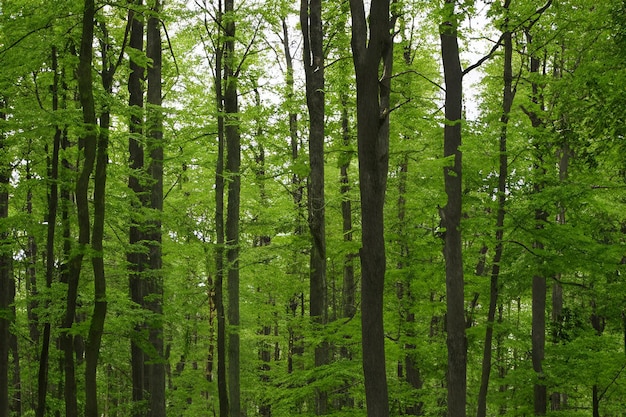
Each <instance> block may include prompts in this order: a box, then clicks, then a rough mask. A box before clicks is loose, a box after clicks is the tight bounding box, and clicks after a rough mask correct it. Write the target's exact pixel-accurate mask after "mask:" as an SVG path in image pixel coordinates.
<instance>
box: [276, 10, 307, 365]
mask: <svg viewBox="0 0 626 417" xmlns="http://www.w3.org/2000/svg"><path fill="white" fill-rule="evenodd" d="M281 23H282V27H283V50H284V53H285V65H286V74H285V84H286V86H287V94H286V95H287V102H288V103H290V104H289V106H288V115H289V139H290V146H291V163H292V164H293V165H295V164H296V163H298V155H299V152H300V148H301V141H300V138H299V137H298V113H297V112H296V111H297V110H296V109H295V108H294V106H293V104H291V103H292V102H293V97H294V79H293V76H294V70H293V59H292V56H291V50H290V49H289V30H288V28H287V22H286V21H285V18H284V17H282V21H281ZM291 187H292V188H291V195H292V198H293V204H294V208H295V213H296V214H295V228H294V234H295V235H296V236H300V235H302V234H303V232H304V227H303V223H302V219H303V218H304V214H303V213H304V203H303V196H304V186H303V180H302V178H301V177H300V175H299V174H298V173H297V172H293V174H292V176H291ZM297 257H298V253H297V251H294V258H297ZM294 261H295V262H297V261H296V260H295V259H294ZM295 262H294V263H295ZM303 298H304V297H303V294H302V293H300V294H294V295H293V296H292V297H291V299H290V300H289V305H288V306H287V309H288V310H289V311H291V313H292V315H293V316H294V317H295V316H296V311H297V310H298V304H299V300H303ZM288 333H289V334H288V341H287V344H288V346H287V372H288V373H291V372H293V368H294V365H293V363H294V355H301V354H302V353H303V349H302V346H301V340H302V337H301V336H300V335H299V334H298V331H297V330H296V328H295V327H294V326H289V329H288Z"/></svg>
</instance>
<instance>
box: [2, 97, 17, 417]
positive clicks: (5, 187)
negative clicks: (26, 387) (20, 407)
mask: <svg viewBox="0 0 626 417" xmlns="http://www.w3.org/2000/svg"><path fill="white" fill-rule="evenodd" d="M6 107H7V104H6V102H5V99H4V98H2V97H0V119H1V120H6ZM5 140H6V138H5V132H0V152H2V153H3V154H4V152H5V151H6V145H5ZM7 162H8V161H3V165H2V166H1V167H0V220H2V221H6V219H7V218H8V217H9V189H10V183H9V181H10V178H11V167H10V165H9V164H8V163H7ZM9 233H10V232H9V229H8V228H4V229H3V230H2V232H0V341H1V342H0V417H9V416H10V415H11V414H10V410H9V405H10V401H9V386H10V379H9V350H10V344H9V343H8V341H9V339H10V336H11V331H10V328H11V323H12V322H13V321H14V317H12V310H11V305H12V304H13V301H14V297H15V291H14V288H15V282H14V281H13V276H12V275H13V272H12V269H13V266H12V260H13V254H12V250H11V246H10V245H8V244H7V242H9Z"/></svg>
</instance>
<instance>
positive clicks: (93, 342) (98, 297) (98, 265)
mask: <svg viewBox="0 0 626 417" xmlns="http://www.w3.org/2000/svg"><path fill="white" fill-rule="evenodd" d="M102 28H103V30H104V32H105V38H106V27H105V26H104V24H102ZM100 43H101V48H102V73H101V78H102V87H103V89H104V91H105V93H106V94H107V95H110V94H111V93H112V89H113V74H114V72H115V68H114V67H112V66H109V64H108V57H107V55H108V47H109V45H108V40H107V39H104V40H102V41H101V42H100ZM110 124H111V115H110V112H109V109H108V108H105V110H104V111H103V112H102V114H101V115H100V132H99V134H98V143H97V154H96V167H95V170H96V171H95V181H94V193H93V206H94V209H93V210H94V211H93V231H92V237H91V249H92V255H91V263H92V267H93V274H94V308H93V312H92V315H91V323H90V327H89V335H88V338H87V343H86V345H85V416H86V417H98V416H99V413H98V385H97V378H96V377H97V366H98V358H99V355H100V345H101V342H102V333H103V332H104V320H105V318H106V313H107V300H106V275H105V270H104V254H103V246H102V242H103V240H104V219H105V205H104V203H105V192H106V176H107V165H108V163H109V154H108V146H109V127H110Z"/></svg>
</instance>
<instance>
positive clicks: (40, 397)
mask: <svg viewBox="0 0 626 417" xmlns="http://www.w3.org/2000/svg"><path fill="white" fill-rule="evenodd" d="M51 58H52V71H53V72H54V81H53V85H52V111H53V112H56V111H58V110H59V88H60V87H61V86H60V84H61V80H60V74H59V69H58V57H57V49H56V47H52V54H51ZM62 136H63V130H62V129H61V127H60V126H56V129H55V132H54V138H53V144H52V156H51V157H50V160H49V163H48V165H49V173H48V178H49V191H48V215H47V218H46V220H47V222H48V224H47V236H46V289H48V290H50V288H52V281H53V280H54V274H55V270H56V268H55V262H54V260H55V256H54V237H55V233H56V222H57V208H58V204H59V187H58V185H57V181H58V179H59V149H60V147H61V138H62ZM46 307H48V306H47V305H46ZM50 332H51V323H50V321H49V320H46V321H45V323H44V325H43V332H42V338H41V353H40V355H39V371H38V374H37V409H36V411H35V416H36V417H44V415H45V411H46V396H47V393H48V367H49V357H50V354H49V351H50Z"/></svg>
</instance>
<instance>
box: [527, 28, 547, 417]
mask: <svg viewBox="0 0 626 417" xmlns="http://www.w3.org/2000/svg"><path fill="white" fill-rule="evenodd" d="M526 38H527V40H528V44H529V47H530V48H532V47H533V42H532V36H531V34H530V30H527V32H526ZM540 65H541V62H540V60H539V58H537V57H536V51H533V52H532V53H531V57H530V73H531V76H537V75H538V74H539V68H540ZM531 101H532V102H533V104H534V105H535V107H538V106H542V103H541V100H540V93H539V86H538V84H537V83H536V82H533V83H532V96H531ZM527 114H528V117H529V119H530V122H531V125H532V127H533V128H534V129H535V130H537V129H539V128H540V127H541V126H542V125H543V122H542V120H541V118H540V117H539V116H538V115H537V113H536V110H535V109H533V110H531V111H530V112H527ZM534 146H535V149H536V150H537V152H536V153H537V155H536V158H537V161H536V162H535V168H534V169H535V170H536V171H537V172H538V175H539V176H541V175H545V168H543V161H542V156H541V152H540V151H539V148H540V144H539V143H537V141H536V140H535V144H534ZM542 181H543V180H539V181H538V182H537V183H536V184H535V185H534V192H535V193H539V192H540V191H541V189H542V188H543V184H542ZM547 218H548V213H546V212H545V211H544V210H543V209H542V208H537V209H536V210H535V228H536V229H538V230H539V229H543V227H544V223H545V221H546V220H547ZM533 246H534V247H535V248H537V249H543V244H542V243H540V242H538V241H536V242H534V244H533ZM546 293H547V289H546V278H545V276H543V274H541V272H540V271H538V272H537V273H535V275H534V276H533V280H532V363H533V370H534V372H535V374H536V375H537V381H536V382H535V384H534V388H533V391H534V400H533V404H534V413H535V415H536V416H543V415H545V414H546V410H547V387H546V384H545V375H544V374H543V360H544V350H545V344H546Z"/></svg>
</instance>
